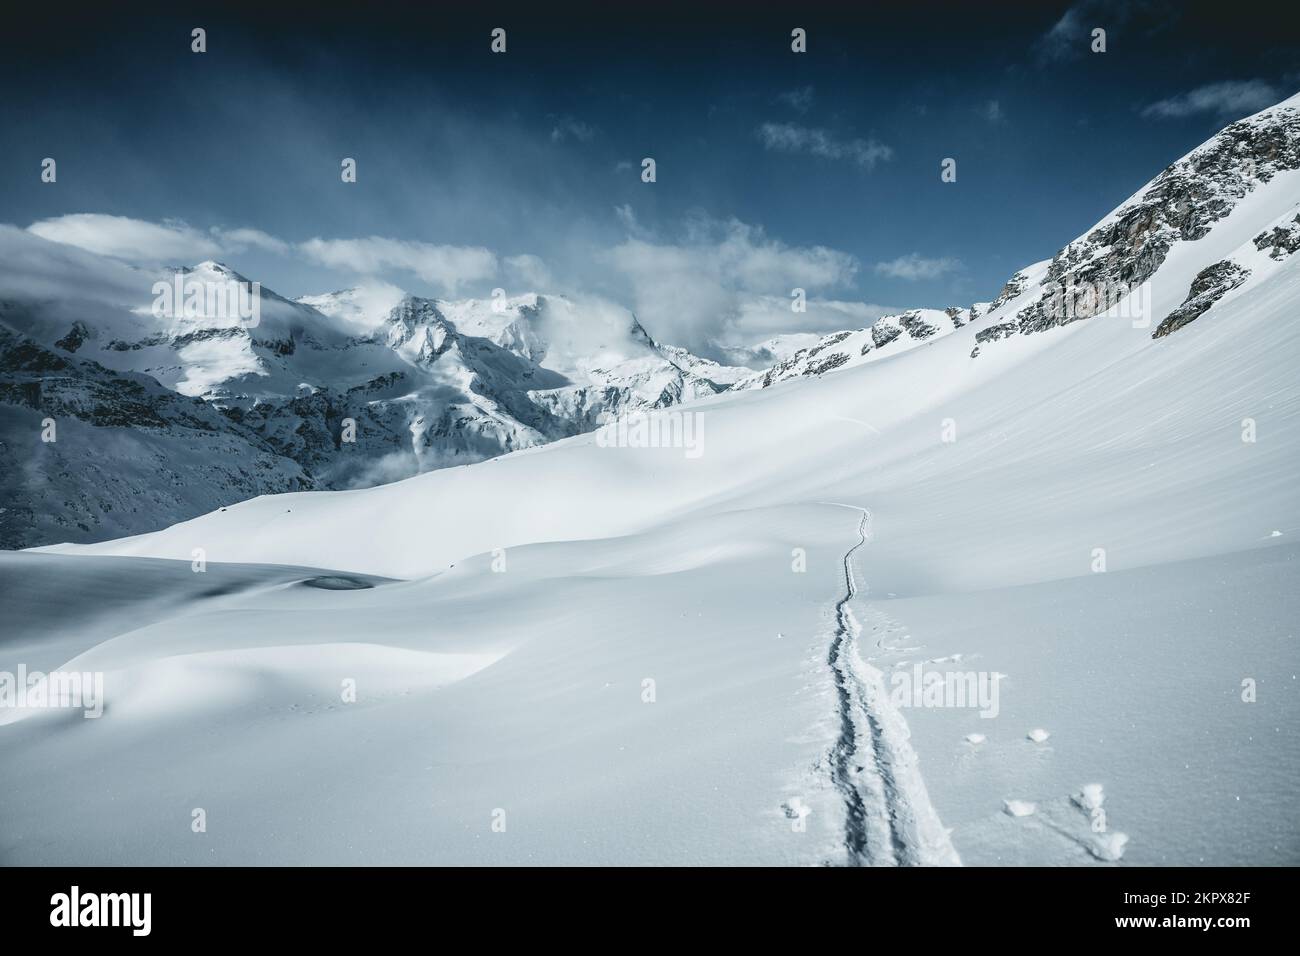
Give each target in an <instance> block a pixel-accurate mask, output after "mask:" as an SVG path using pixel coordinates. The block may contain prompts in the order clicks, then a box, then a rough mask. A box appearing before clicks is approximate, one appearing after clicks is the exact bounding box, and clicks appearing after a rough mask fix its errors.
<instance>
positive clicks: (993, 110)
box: [979, 100, 1005, 123]
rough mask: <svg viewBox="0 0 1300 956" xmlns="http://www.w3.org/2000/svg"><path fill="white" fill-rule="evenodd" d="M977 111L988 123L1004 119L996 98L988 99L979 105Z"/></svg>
mask: <svg viewBox="0 0 1300 956" xmlns="http://www.w3.org/2000/svg"><path fill="white" fill-rule="evenodd" d="M979 113H980V115H981V116H983V117H984V118H985V119H986V120H988V121H989V122H990V123H1001V122H1002V120H1003V119H1005V117H1004V116H1003V113H1002V104H1001V103H999V102H998V101H997V100H989V101H988V102H987V103H985V104H984V105H983V106H981V107H980V109H979Z"/></svg>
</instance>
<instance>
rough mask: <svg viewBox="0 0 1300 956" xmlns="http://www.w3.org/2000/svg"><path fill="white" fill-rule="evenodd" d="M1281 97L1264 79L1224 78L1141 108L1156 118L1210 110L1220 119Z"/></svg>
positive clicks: (1237, 114) (1143, 113)
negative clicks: (1221, 80)
mask: <svg viewBox="0 0 1300 956" xmlns="http://www.w3.org/2000/svg"><path fill="white" fill-rule="evenodd" d="M1280 99H1282V94H1281V93H1279V92H1278V90H1277V88H1276V87H1274V86H1273V85H1272V84H1270V83H1266V82H1264V81H1263V80H1227V81H1225V82H1223V83H1209V84H1206V85H1205V86H1198V87H1197V88H1196V89H1194V90H1188V91H1187V92H1186V93H1180V94H1178V95H1177V96H1171V97H1168V98H1167V99H1163V100H1158V101H1157V102H1155V103H1152V104H1151V105H1150V106H1147V107H1146V108H1145V109H1143V110H1142V115H1143V116H1146V117H1153V118H1155V119H1182V118H1183V117H1186V116H1195V115H1197V114H1200V113H1209V114H1212V115H1214V116H1216V117H1218V118H1220V119H1226V118H1229V117H1239V116H1245V115H1247V114H1250V113H1257V112H1259V111H1260V110H1262V109H1264V108H1265V107H1266V106H1272V105H1273V104H1274V103H1276V102H1277V101H1278V100H1280Z"/></svg>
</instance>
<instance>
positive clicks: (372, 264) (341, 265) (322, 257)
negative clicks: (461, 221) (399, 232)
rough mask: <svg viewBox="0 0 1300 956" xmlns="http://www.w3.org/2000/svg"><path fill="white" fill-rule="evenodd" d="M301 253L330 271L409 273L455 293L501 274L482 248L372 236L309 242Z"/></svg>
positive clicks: (494, 259)
mask: <svg viewBox="0 0 1300 956" xmlns="http://www.w3.org/2000/svg"><path fill="white" fill-rule="evenodd" d="M298 250H299V251H300V252H301V253H302V254H303V255H304V256H306V257H307V258H308V259H309V260H311V261H313V262H315V263H317V264H319V265H322V266H325V267H327V268H330V269H338V270H341V271H345V272H354V273H358V274H361V275H379V274H381V273H384V272H387V271H390V270H392V271H399V272H409V273H411V274H413V275H416V276H418V277H419V278H421V279H423V280H424V281H426V282H429V283H431V284H433V285H436V286H439V287H441V288H442V289H443V290H444V291H445V292H448V293H454V292H455V291H456V289H457V288H458V287H459V286H460V285H462V284H464V283H471V282H478V281H482V280H484V279H490V278H492V277H493V276H495V275H496V274H497V266H498V264H497V257H496V255H495V254H494V253H492V252H491V251H490V250H488V249H484V248H483V247H482V246H448V245H434V244H433V243H428V242H413V241H407V240H403V239H386V238H384V237H382V236H370V237H368V238H362V239H319V238H316V239H309V240H307V241H306V242H304V243H300V244H299V246H298Z"/></svg>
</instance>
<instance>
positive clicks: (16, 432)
mask: <svg viewBox="0 0 1300 956" xmlns="http://www.w3.org/2000/svg"><path fill="white" fill-rule="evenodd" d="M29 241H31V242H34V243H35V242H40V240H34V239H32V240H29ZM178 275H179V277H180V279H181V280H183V281H185V282H191V281H193V282H195V283H197V284H199V285H200V286H201V287H204V288H207V287H224V286H233V285H239V286H241V287H247V286H249V284H250V283H249V280H248V279H247V278H246V277H244V276H242V275H239V274H238V273H236V272H234V271H233V270H231V269H229V268H228V267H226V266H223V265H221V264H219V263H215V262H204V263H200V264H199V265H198V266H196V267H194V268H192V269H185V270H181V272H180V273H179V274H178ZM168 278H169V279H170V278H172V277H168ZM146 279H147V280H148V282H147V283H146V282H145V280H146ZM67 281H68V284H69V288H71V289H74V290H75V289H76V288H77V285H78V283H77V281H76V276H68V277H67ZM152 281H153V278H152V277H145V276H142V277H141V289H144V288H152ZM177 311H179V310H170V311H166V312H164V314H162V315H158V314H156V311H155V310H154V309H152V308H151V307H150V304H148V303H147V300H146V301H145V302H143V303H141V304H138V305H127V306H123V305H121V304H114V303H105V302H91V303H89V304H87V303H82V302H81V301H79V300H78V299H77V298H76V297H75V296H74V295H65V296H62V297H55V298H51V299H33V298H21V297H20V298H15V299H13V300H11V301H4V302H0V323H2V325H0V328H5V329H7V330H8V335H10V336H11V337H15V338H14V341H22V342H24V343H25V345H24V346H23V347H24V348H26V349H36V350H44V351H48V352H50V353H52V354H53V355H55V356H58V357H60V358H59V361H63V362H64V366H65V368H64V369H62V370H61V374H62V375H63V381H65V382H67V381H69V380H70V379H72V378H74V377H76V375H78V374H79V372H78V371H77V370H81V369H84V368H89V367H90V366H88V365H87V364H86V363H93V365H94V366H95V367H99V368H102V369H106V370H112V371H114V372H119V373H123V374H124V375H127V374H130V375H133V376H134V378H119V379H114V378H113V377H112V376H109V377H108V378H107V379H103V380H96V381H95V383H94V385H93V386H91V385H89V384H87V385H86V387H87V388H92V387H93V388H94V390H96V391H97V393H100V394H102V393H103V392H105V390H111V389H112V388H113V387H114V385H113V382H115V381H120V382H122V383H127V382H131V383H132V384H131V386H130V387H131V388H135V387H136V385H135V384H134V383H135V382H136V381H137V380H138V379H139V378H140V377H142V376H149V377H150V378H152V379H154V380H156V381H157V382H158V383H161V384H162V385H163V386H166V388H168V389H170V390H172V392H173V393H174V394H175V395H177V396H184V397H186V398H192V399H194V400H197V401H201V402H202V403H205V404H206V406H207V407H208V409H209V410H212V411H217V412H220V414H219V415H216V416H215V417H214V416H213V415H207V417H206V419H205V422H206V424H205V427H206V428H207V429H208V430H209V431H213V432H216V433H222V434H223V435H224V439H225V441H226V442H227V443H228V444H232V445H239V444H240V443H246V442H248V441H249V440H252V441H253V442H255V445H256V449H257V450H256V453H255V454H251V455H250V456H248V461H247V462H246V466H247V467H246V471H247V472H248V474H247V475H241V476H240V477H239V478H238V479H237V480H234V481H231V480H229V476H228V471H229V469H230V468H231V467H232V466H233V462H232V459H231V457H230V455H229V454H228V452H229V449H228V448H224V449H223V450H222V454H223V458H224V460H223V461H222V462H218V463H214V465H215V466H214V467H213V468H212V469H210V470H206V469H204V468H203V467H202V463H201V460H200V458H201V456H200V458H196V459H195V460H194V465H195V468H194V470H193V472H192V473H191V474H190V475H189V478H188V480H187V484H188V485H189V486H191V489H192V490H191V491H190V492H187V493H186V494H184V495H173V496H171V497H169V498H168V499H167V500H166V501H161V500H158V498H157V495H156V494H155V492H156V489H155V488H154V487H152V486H153V485H154V484H155V483H158V484H159V485H161V486H164V487H166V486H168V485H170V484H171V483H170V482H169V481H168V480H167V479H166V477H165V476H166V474H167V470H166V469H163V471H162V474H160V475H158V476H155V475H153V474H150V473H147V472H146V473H145V474H144V475H143V476H142V477H141V476H140V475H139V471H138V469H136V468H133V467H130V464H129V461H128V459H126V458H124V459H123V460H122V461H120V462H117V465H116V466H115V465H113V464H110V463H108V462H104V461H101V462H100V463H99V464H100V466H101V467H104V468H106V469H107V470H108V471H117V472H119V473H120V475H121V477H119V478H118V479H116V481H115V483H116V484H122V483H123V482H126V481H127V478H126V477H125V476H127V475H135V476H137V477H136V479H134V480H136V481H138V482H139V486H138V487H136V488H135V490H136V491H138V492H140V493H141V494H142V495H143V496H144V497H145V498H146V499H149V500H151V501H152V506H151V507H150V508H129V509H123V508H122V507H121V505H120V503H119V504H117V505H113V504H112V503H111V502H110V501H109V500H108V499H107V498H106V497H105V492H104V489H103V488H102V486H101V482H100V479H99V473H98V471H97V470H96V469H95V468H92V467H91V462H92V461H94V460H95V459H96V454H99V455H102V454H112V451H111V450H112V449H121V450H123V451H124V452H125V451H126V449H128V448H130V447H131V446H132V444H133V442H135V441H137V440H138V436H139V434H141V431H140V430H144V432H147V433H148V434H151V435H153V436H155V437H156V439H157V440H158V441H161V442H164V443H168V442H172V441H174V440H180V439H179V438H178V437H177V436H176V435H174V434H173V429H174V425H173V423H171V422H166V421H162V420H160V419H159V418H158V417H157V416H153V417H142V418H140V419H139V420H138V421H133V420H130V419H129V418H123V417H122V416H117V417H113V416H99V417H97V418H82V419H80V421H82V423H83V424H84V425H88V426H89V427H92V428H108V429H128V430H129V429H136V431H135V432H130V433H129V436H130V437H125V438H124V433H123V432H121V431H111V432H108V433H105V435H104V436H103V437H102V438H95V439H94V442H95V444H96V453H95V454H87V455H84V456H80V455H77V454H74V453H73V452H74V450H73V449H71V448H70V447H69V446H68V445H67V444H66V442H67V440H70V439H71V438H72V435H73V433H70V432H65V445H64V446H61V449H62V448H68V452H67V453H66V454H67V456H68V457H66V458H58V457H57V456H54V455H44V456H37V457H36V458H35V459H34V461H35V462H36V463H35V464H34V465H31V466H28V467H25V468H23V469H16V468H14V469H6V471H5V474H4V476H3V479H4V483H5V485H6V487H9V488H11V489H12V494H13V495H14V504H13V505H12V506H11V507H10V508H9V510H8V511H7V512H6V513H5V515H6V520H5V521H4V522H3V523H0V529H3V537H0V544H3V545H5V546H10V547H14V546H26V545H32V544H38V543H44V542H48V541H50V540H63V539H65V538H66V539H71V540H86V541H89V540H96V539H101V538H104V537H108V536H112V535H120V534H122V533H136V532H139V531H143V530H149V529H152V528H156V527H163V526H166V525H167V524H170V523H174V522H176V521H180V520H184V519H186V518H189V517H193V516H194V515H195V514H198V513H201V512H202V511H203V510H207V509H210V508H211V507H212V506H213V505H214V504H229V503H233V502H236V501H239V500H242V499H244V498H246V497H249V496H252V495H256V494H262V493H270V492H276V491H284V490H287V489H288V488H289V487H317V488H348V487H364V486H367V485H373V484H376V483H380V482H384V481H391V480H394V479H396V478H402V477H409V476H410V475H414V474H417V473H419V472H422V471H427V470H430V469H433V468H440V467H446V466H449V465H454V464H462V463H468V462H473V461H481V460H484V459H487V458H492V457H494V456H497V455H500V454H503V453H505V452H509V451H512V450H515V449H519V448H527V447H529V446H532V445H537V444H541V443H544V442H547V441H553V440H555V439H557V438H564V437H568V436H571V435H575V434H578V433H580V432H583V431H589V430H590V429H592V428H594V427H596V425H597V424H598V423H599V422H600V421H602V420H604V419H605V418H608V417H614V416H618V415H625V414H627V413H628V412H632V411H638V410H642V409H650V408H663V407H667V406H669V405H673V404H677V403H679V402H683V401H689V400H692V399H695V398H700V397H703V396H706V395H712V394H715V393H717V392H719V391H721V390H722V389H724V388H726V387H728V386H729V385H730V384H732V383H733V382H735V381H736V380H738V379H739V378H741V377H743V376H745V375H747V374H748V370H747V369H739V368H729V367H725V366H721V365H718V364H716V363H713V362H709V361H707V360H704V359H700V358H698V357H696V356H694V355H691V354H690V353H688V352H686V351H684V350H682V349H677V348H673V347H671V346H665V345H661V344H659V343H658V342H656V341H654V339H653V338H651V336H650V335H649V334H648V333H647V332H646V331H645V329H643V328H642V327H641V325H640V324H639V323H638V322H637V320H636V318H635V317H634V316H633V315H632V314H631V313H629V312H627V311H626V310H624V309H621V308H618V307H616V306H613V305H610V304H607V303H603V302H599V301H584V302H583V303H581V304H579V303H575V302H574V301H572V300H570V299H567V298H563V297H557V296H543V295H536V294H530V295H525V296H519V297H516V298H512V299H508V300H507V299H502V300H499V301H497V300H487V301H485V300H467V301H460V302H444V301H435V300H431V299H423V298H418V297H415V296H409V295H404V294H402V293H401V292H400V291H397V292H395V294H389V295H387V296H385V295H384V294H382V293H381V294H379V295H375V294H373V293H369V292H367V291H366V290H356V289H354V290H348V291H345V292H340V293H333V294H330V295H323V296H313V297H308V298H305V299H303V300H302V301H299V302H291V301H288V300H286V299H284V298H283V297H281V296H278V295H277V294H275V293H274V292H271V291H270V290H267V289H261V291H260V315H259V316H258V317H257V318H256V320H249V319H247V318H241V317H240V316H238V315H237V314H235V311H234V310H233V309H231V308H226V309H224V310H222V309H218V310H214V311H209V312H200V313H199V314H192V315H186V314H180V315H177V314H175V313H176V312H177ZM19 351H21V349H20V350H19ZM6 354H9V355H16V354H18V352H13V351H12V350H10V352H8V353H6ZM72 359H75V360H77V361H72V362H69V361H65V360H72ZM25 372H26V370H25V369H24V368H23V367H21V366H20V365H15V364H12V363H11V364H7V365H4V366H0V382H3V384H4V386H5V392H4V393H3V394H6V395H7V394H11V393H12V394H14V395H17V394H19V391H20V390H21V388H22V387H24V383H26V382H27V381H28V379H27V378H25V377H24V376H25ZM123 388H126V385H125V384H124V385H123ZM130 397H131V396H130V395H129V394H123V395H122V396H119V399H120V401H118V402H117V404H122V405H123V406H124V407H133V406H131V405H130ZM34 401H35V400H29V401H28V402H27V406H28V407H34V406H33V402H34ZM36 404H39V402H36ZM43 412H44V413H48V414H57V412H58V409H55V408H54V406H52V405H50V406H48V407H45V408H44V409H43ZM14 415H18V418H19V419H21V424H20V423H19V421H18V420H15V421H14V422H13V423H12V424H11V425H10V426H9V427H7V428H6V430H5V433H4V441H5V443H6V445H7V446H10V447H14V448H18V447H25V446H26V445H27V444H29V443H30V441H31V440H32V438H33V436H39V429H36V430H33V429H32V428H31V427H30V423H28V422H27V421H26V419H27V418H30V415H23V414H19V413H18V412H16V411H14V410H10V412H8V413H7V415H6V417H8V418H12V417H13V416H14ZM119 439H122V440H119ZM79 440H80V439H79ZM84 440H85V441H90V440H91V439H89V438H87V439H84ZM241 447H242V446H241ZM267 454H270V455H272V456H273V457H274V456H277V455H278V456H280V457H281V458H282V459H284V460H282V461H279V462H278V463H276V465H275V466H274V467H273V468H270V471H271V472H274V473H275V477H274V478H273V479H271V480H269V481H262V480H260V479H256V478H254V477H252V476H256V475H261V474H263V472H266V471H267V467H268V466H267V465H266V462H265V460H264V456H266V455H267ZM259 456H262V457H259ZM179 457H184V456H178V460H179ZM56 458H57V460H58V461H59V462H60V466H59V467H60V470H59V471H58V472H57V474H54V473H50V472H48V471H47V470H46V468H47V464H49V463H52V462H53V461H55V460H56ZM78 462H84V463H85V467H84V468H83V467H80V466H79V465H78ZM119 466H120V467H119ZM205 476H206V477H205ZM285 476H292V481H294V482H296V483H297V484H295V485H286V484H284V480H286V479H285ZM198 486H203V487H201V488H199V487H198ZM37 516H40V517H39V520H38V518H37Z"/></svg>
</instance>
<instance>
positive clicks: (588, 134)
mask: <svg viewBox="0 0 1300 956" xmlns="http://www.w3.org/2000/svg"><path fill="white" fill-rule="evenodd" d="M595 135H596V128H595V127H594V126H592V125H591V124H589V123H584V122H583V121H582V120H579V119H574V118H573V117H572V116H560V117H558V118H556V120H555V124H554V125H553V126H552V127H551V142H552V143H562V142H564V140H566V139H576V140H577V141H578V142H580V143H590V142H591V140H592V138H593V137H594V136H595Z"/></svg>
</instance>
